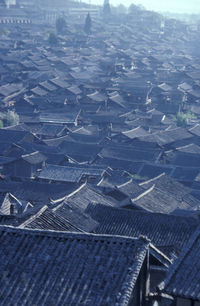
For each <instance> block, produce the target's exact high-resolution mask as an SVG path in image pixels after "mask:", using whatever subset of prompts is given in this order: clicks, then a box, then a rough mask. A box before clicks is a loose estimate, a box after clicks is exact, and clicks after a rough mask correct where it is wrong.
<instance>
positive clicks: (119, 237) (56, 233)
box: [0, 225, 150, 245]
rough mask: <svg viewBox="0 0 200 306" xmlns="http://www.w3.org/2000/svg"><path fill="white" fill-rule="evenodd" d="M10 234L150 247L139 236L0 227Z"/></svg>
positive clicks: (1, 230) (148, 243)
mask: <svg viewBox="0 0 200 306" xmlns="http://www.w3.org/2000/svg"><path fill="white" fill-rule="evenodd" d="M3 231H6V232H10V233H12V232H13V233H17V232H18V233H24V234H28V233H29V234H30V235H36V236H38V235H41V236H49V237H55V238H59V237H60V238H66V239H67V238H74V239H83V240H89V239H94V240H95V239H97V240H102V239H104V240H105V241H106V240H111V241H113V242H124V243H127V241H130V242H134V241H138V242H139V241H140V242H143V243H146V244H147V245H150V240H149V239H148V238H146V237H145V236H139V237H128V236H122V235H107V234H94V233H85V232H83V233H77V232H69V231H57V230H41V229H29V228H21V227H20V226H19V227H14V226H12V225H0V232H3Z"/></svg>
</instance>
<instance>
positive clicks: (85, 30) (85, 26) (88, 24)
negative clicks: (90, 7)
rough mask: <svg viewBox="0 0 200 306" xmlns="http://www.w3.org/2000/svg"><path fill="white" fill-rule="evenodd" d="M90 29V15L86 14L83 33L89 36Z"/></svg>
mask: <svg viewBox="0 0 200 306" xmlns="http://www.w3.org/2000/svg"><path fill="white" fill-rule="evenodd" d="M91 27H92V20H91V17H90V14H89V13H88V14H87V17H86V19H85V25H84V32H85V33H86V34H90V33H91Z"/></svg>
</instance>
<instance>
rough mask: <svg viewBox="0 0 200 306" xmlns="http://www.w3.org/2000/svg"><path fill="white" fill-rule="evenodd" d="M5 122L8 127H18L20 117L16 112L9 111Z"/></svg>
mask: <svg viewBox="0 0 200 306" xmlns="http://www.w3.org/2000/svg"><path fill="white" fill-rule="evenodd" d="M5 121H6V125H7V126H11V125H17V124H19V115H18V114H17V113H15V112H14V111H7V113H6V114H5Z"/></svg>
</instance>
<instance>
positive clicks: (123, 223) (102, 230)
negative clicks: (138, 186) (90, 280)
mask: <svg viewBox="0 0 200 306" xmlns="http://www.w3.org/2000/svg"><path fill="white" fill-rule="evenodd" d="M85 213H87V214H89V215H90V216H91V217H92V219H94V220H95V221H97V222H99V226H97V228H96V229H95V233H98V234H109V235H124V236H130V237H138V236H140V235H143V236H146V237H148V238H149V239H150V240H151V242H152V243H153V244H154V245H155V246H156V247H158V248H160V249H161V250H163V248H164V249H166V247H169V246H170V248H171V247H172V248H171V249H172V250H173V251H175V253H177V254H178V253H180V251H181V249H182V247H183V246H184V245H185V244H186V243H187V242H188V240H189V239H190V237H191V235H192V234H193V233H194V231H195V229H196V228H197V226H198V224H199V222H198V220H196V219H194V218H191V217H179V216H171V215H165V214H158V213H155V214H151V213H147V212H143V211H135V210H128V209H119V208H113V207H108V206H104V205H100V204H97V205H93V204H91V205H89V206H88V209H87V210H86V211H85ZM167 252H168V251H167ZM164 253H165V251H164ZM169 255H170V254H169Z"/></svg>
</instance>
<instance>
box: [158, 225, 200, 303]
mask: <svg viewBox="0 0 200 306" xmlns="http://www.w3.org/2000/svg"><path fill="white" fill-rule="evenodd" d="M199 253H200V227H198V229H197V230H196V232H195V233H194V234H193V236H192V237H191V239H190V240H189V242H188V244H187V245H186V246H185V248H184V250H183V251H182V253H181V255H180V256H179V258H178V259H177V260H176V261H175V263H174V264H173V266H171V268H170V269H169V273H168V276H167V278H166V280H165V281H163V282H162V283H161V284H160V286H159V289H160V290H162V291H164V292H166V293H168V294H170V295H172V296H178V297H182V298H187V299H193V300H198V301H200V261H199Z"/></svg>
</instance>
